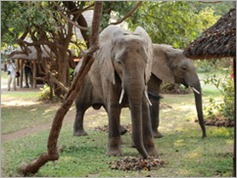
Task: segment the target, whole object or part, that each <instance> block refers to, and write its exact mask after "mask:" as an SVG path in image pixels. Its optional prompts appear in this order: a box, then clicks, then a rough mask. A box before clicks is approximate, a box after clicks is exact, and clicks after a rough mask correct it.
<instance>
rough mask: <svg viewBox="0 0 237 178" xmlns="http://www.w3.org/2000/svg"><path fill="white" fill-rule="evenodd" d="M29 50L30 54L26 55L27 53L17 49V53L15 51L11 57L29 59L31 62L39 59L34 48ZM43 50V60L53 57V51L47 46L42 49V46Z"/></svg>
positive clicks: (31, 47)
mask: <svg viewBox="0 0 237 178" xmlns="http://www.w3.org/2000/svg"><path fill="white" fill-rule="evenodd" d="M28 49H29V50H30V52H29V53H28V54H26V53H25V52H23V51H22V50H20V49H17V50H15V51H13V52H12V53H11V54H10V55H9V56H10V58H12V59H29V60H36V59H37V58H38V57H37V51H36V49H35V47H34V46H29V47H28ZM41 50H42V56H41V57H42V58H50V57H51V55H52V54H51V51H50V49H49V48H48V47H47V46H44V47H42V46H41Z"/></svg>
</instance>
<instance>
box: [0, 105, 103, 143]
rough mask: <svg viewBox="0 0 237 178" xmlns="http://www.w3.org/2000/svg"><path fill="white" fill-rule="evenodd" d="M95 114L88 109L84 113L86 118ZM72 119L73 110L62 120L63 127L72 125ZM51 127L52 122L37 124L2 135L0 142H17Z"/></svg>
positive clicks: (73, 116)
mask: <svg viewBox="0 0 237 178" xmlns="http://www.w3.org/2000/svg"><path fill="white" fill-rule="evenodd" d="M95 112H97V113H98V111H95V110H93V109H89V110H88V111H87V113H86V116H90V115H94V114H95ZM99 112H104V111H103V110H101V111H99ZM74 118H75V110H71V111H69V112H68V113H67V115H66V116H65V118H64V120H63V125H65V124H71V125H73V122H74ZM51 125H52V122H48V123H43V124H38V125H36V126H34V127H30V128H24V129H21V130H19V131H16V132H13V133H9V134H2V136H1V140H2V142H6V141H12V140H17V139H19V138H23V137H26V136H29V135H31V134H34V133H37V132H40V131H43V130H50V128H51Z"/></svg>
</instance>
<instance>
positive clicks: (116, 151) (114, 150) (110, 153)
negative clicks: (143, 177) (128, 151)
mask: <svg viewBox="0 0 237 178" xmlns="http://www.w3.org/2000/svg"><path fill="white" fill-rule="evenodd" d="M107 155H108V156H122V152H121V150H120V149H118V148H109V149H108V150H107Z"/></svg>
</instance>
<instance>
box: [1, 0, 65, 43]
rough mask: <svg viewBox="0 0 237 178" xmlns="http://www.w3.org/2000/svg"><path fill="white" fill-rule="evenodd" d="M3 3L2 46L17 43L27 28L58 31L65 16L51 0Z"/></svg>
mask: <svg viewBox="0 0 237 178" xmlns="http://www.w3.org/2000/svg"><path fill="white" fill-rule="evenodd" d="M1 5H2V9H1V10H2V14H1V15H2V23H1V35H2V41H1V42H2V46H6V45H11V44H14V43H16V40H17V39H18V38H19V37H20V35H22V34H23V33H24V32H25V31H26V29H29V28H34V27H40V28H41V29H42V30H50V31H55V32H56V31H57V26H59V25H62V23H63V20H62V19H63V18H62V17H61V16H60V14H59V12H58V11H56V10H54V9H53V7H52V6H51V5H50V2H48V3H46V2H37V1H36V2H33V1H29V2H26V1H25V2H17V1H4V2H1ZM9 14H11V15H9Z"/></svg>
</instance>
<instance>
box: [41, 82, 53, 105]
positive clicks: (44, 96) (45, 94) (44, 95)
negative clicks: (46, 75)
mask: <svg viewBox="0 0 237 178" xmlns="http://www.w3.org/2000/svg"><path fill="white" fill-rule="evenodd" d="M40 90H41V92H40V93H39V100H43V101H45V100H50V99H51V93H50V87H49V86H48V85H47V84H45V85H44V86H43V88H40Z"/></svg>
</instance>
